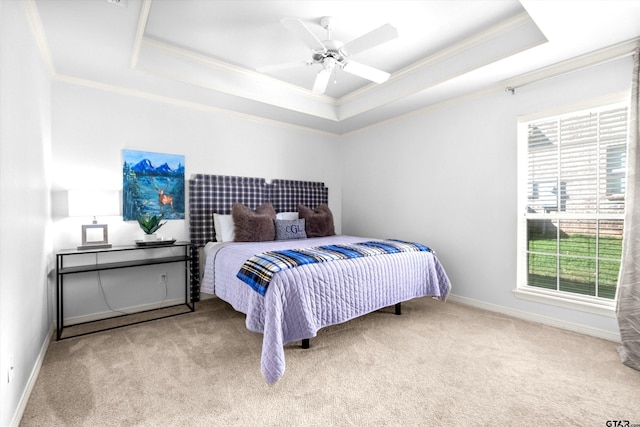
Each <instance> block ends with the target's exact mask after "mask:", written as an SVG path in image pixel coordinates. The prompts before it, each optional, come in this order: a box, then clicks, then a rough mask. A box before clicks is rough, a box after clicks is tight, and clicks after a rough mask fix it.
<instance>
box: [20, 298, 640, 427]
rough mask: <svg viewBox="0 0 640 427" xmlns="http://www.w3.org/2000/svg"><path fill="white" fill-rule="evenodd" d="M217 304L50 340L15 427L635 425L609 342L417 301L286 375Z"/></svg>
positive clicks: (290, 363) (356, 329)
mask: <svg viewBox="0 0 640 427" xmlns="http://www.w3.org/2000/svg"><path fill="white" fill-rule="evenodd" d="M261 340H262V336H261V335H260V334H256V333H252V332H249V331H248V330H246V328H245V325H244V315H242V314H240V313H237V312H235V311H234V310H233V309H232V308H230V306H229V305H227V304H226V303H224V302H223V301H220V300H218V299H211V300H207V301H205V302H201V303H198V304H197V307H196V311H195V313H189V314H185V315H181V316H176V317H172V318H168V319H162V320H157V321H153V322H149V323H144V324H140V325H135V326H130V327H125V328H121V329H116V330H112V331H107V332H100V333H97V334H92V335H86V336H82V337H77V338H70V339H67V340H63V341H59V342H55V341H54V342H52V343H51V345H50V347H49V349H48V351H47V354H46V356H45V360H44V363H43V366H42V368H41V371H40V374H39V377H38V379H37V382H36V384H35V386H34V389H33V391H32V393H31V396H30V399H29V402H28V404H27V407H26V409H25V413H24V415H23V418H22V422H21V426H25V427H27V426H39V427H41V426H282V425H286V426H414V425H415V426H443V425H447V426H463V425H464V426H469V425H472V426H478V425H480V426H485V425H486V426H488V425H492V426H495V425H498V426H525V425H526V426H574V425H575V426H606V425H622V424H607V421H610V420H611V421H612V420H626V421H628V422H629V424H630V425H632V424H639V425H640V372H638V371H635V370H633V369H631V368H629V367H626V366H625V365H623V364H622V363H620V361H619V359H618V355H617V353H616V343H613V342H609V341H606V340H602V339H597V338H593V337H589V336H584V335H581V334H577V333H573V332H568V331H564V330H560V329H556V328H552V327H549V326H545V325H540V324H536V323H531V322H527V321H523V320H519V319H514V318H510V317H507V316H503V315H500V314H496V313H492V312H487V311H483V310H480V309H476V308H472V307H468V306H464V305H460V304H455V303H451V302H447V303H442V302H438V301H435V300H432V299H429V298H421V299H416V300H413V301H409V302H406V303H403V311H402V315H401V316H396V315H394V314H393V307H389V308H386V309H382V310H379V311H377V312H374V313H371V314H369V315H366V316H363V317H360V318H357V319H354V320H352V321H349V322H347V323H344V324H341V325H336V326H332V327H328V328H325V329H323V330H321V331H320V332H319V333H318V336H317V337H316V338H314V339H312V340H311V348H309V349H307V350H303V349H301V348H300V346H299V343H292V344H288V345H287V346H286V349H285V356H286V363H287V367H286V372H285V374H284V377H283V378H282V379H280V381H278V382H277V383H276V384H274V385H272V386H269V385H267V384H266V383H265V381H264V380H263V378H262V375H261V373H260V350H261Z"/></svg>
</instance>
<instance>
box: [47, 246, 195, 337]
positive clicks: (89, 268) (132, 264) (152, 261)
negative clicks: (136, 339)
mask: <svg viewBox="0 0 640 427" xmlns="http://www.w3.org/2000/svg"><path fill="white" fill-rule="evenodd" d="M168 248H169V249H174V250H175V249H179V254H177V255H174V254H172V255H170V256H166V255H161V256H153V255H154V254H153V252H149V251H158V250H164V251H165V252H166V249H168ZM190 248H191V243H190V242H175V243H172V244H169V245H167V244H156V245H154V244H149V245H127V246H113V247H111V248H97V249H66V250H61V251H59V252H58V253H57V254H56V288H57V297H56V340H60V339H65V338H71V336H70V337H64V338H63V337H62V331H63V329H64V278H65V276H67V275H69V274H78V273H89V272H96V274H99V272H100V271H104V270H115V269H126V268H136V267H144V266H149V265H157V264H170V263H184V267H185V269H184V283H185V301H184V304H182V303H180V304H174V305H171V306H164V307H159V308H154V309H151V310H141V311H138V312H135V313H128V314H120V315H116V316H110V317H108V318H106V319H100V320H93V321H90V322H81V323H76V324H74V325H70V326H69V327H71V326H77V325H81V324H86V323H93V322H104V321H107V320H110V319H114V318H117V317H124V316H131V315H139V314H140V313H146V312H150V311H157V310H165V309H168V308H171V307H179V306H183V305H184V306H186V307H187V308H188V310H185V311H184V312H178V313H171V314H167V315H162V316H158V317H154V318H151V319H144V320H138V321H133V322H130V323H126V324H121V325H116V326H110V327H105V328H102V329H96V330H92V331H90V332H83V333H79V334H76V335H72V336H73V337H76V336H81V335H86V334H90V333H94V332H100V331H105V330H109V329H115V328H120V327H123V326H129V325H135V324H138V323H143V322H148V321H151V320H157V319H163V318H166V317H171V316H177V315H180V314H186V313H190V312H193V311H195V300H194V298H193V292H191V291H190V289H189V287H190V283H191V281H190V280H189V272H190V263H191V257H190V256H189V251H190ZM132 251H138V252H139V253H138V255H143V256H145V257H144V258H141V257H137V258H134V259H130V260H125V261H116V262H100V259H99V258H100V255H104V254H107V253H109V254H114V253H115V252H132ZM140 251H143V252H140ZM172 252H174V251H172ZM88 254H95V263H91V264H89V263H86V264H80V265H72V266H67V265H68V264H69V263H68V262H67V265H65V260H66V261H69V260H70V259H71V258H73V257H77V256H80V255H84V256H86V255H88ZM132 255H135V252H132Z"/></svg>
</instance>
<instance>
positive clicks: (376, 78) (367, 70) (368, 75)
mask: <svg viewBox="0 0 640 427" xmlns="http://www.w3.org/2000/svg"><path fill="white" fill-rule="evenodd" d="M342 69H343V70H344V71H346V72H347V73H350V74H355V75H356V76H360V77H362V78H364V79H367V80H371V81H372V82H375V83H378V84H380V83H384V82H386V81H387V80H389V76H390V74H389V73H387V72H385V71H381V70H378V69H376V68H373V67H369V66H368V65H364V64H360V63H359V62H354V61H349V62H347V63H345V64H344V65H343V67H342Z"/></svg>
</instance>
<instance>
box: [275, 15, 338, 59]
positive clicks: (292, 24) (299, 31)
mask: <svg viewBox="0 0 640 427" xmlns="http://www.w3.org/2000/svg"><path fill="white" fill-rule="evenodd" d="M280 22H281V23H282V25H284V26H285V27H287V28H288V29H289V30H290V31H291V32H293V33H294V34H296V35H297V36H298V37H300V38H301V39H302V41H303V42H304V43H305V44H306V45H307V46H309V47H310V48H311V49H312V50H313V51H322V52H326V51H327V48H326V47H325V46H324V44H322V42H321V41H320V39H318V37H316V35H315V34H313V33H312V32H311V30H310V29H309V27H307V26H306V25H304V23H303V22H302V21H301V20H299V19H298V18H283V19H282V20H281V21H280Z"/></svg>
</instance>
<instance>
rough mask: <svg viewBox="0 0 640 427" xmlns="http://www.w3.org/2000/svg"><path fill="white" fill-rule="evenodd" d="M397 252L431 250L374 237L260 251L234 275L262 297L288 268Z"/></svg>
mask: <svg viewBox="0 0 640 427" xmlns="http://www.w3.org/2000/svg"><path fill="white" fill-rule="evenodd" d="M399 252H431V249H429V248H428V247H427V246H424V245H422V244H420V243H413V242H404V241H401V240H375V241H370V242H360V243H351V244H335V245H326V246H316V247H312V248H304V249H288V250H281V251H270V252H263V253H261V254H258V255H255V256H253V257H251V258H250V259H248V260H247V261H246V262H245V263H244V265H243V266H242V268H240V271H239V272H238V274H237V277H238V279H240V280H242V281H243V282H245V283H246V284H248V285H249V286H251V288H253V290H255V291H256V292H258V293H259V294H260V295H263V296H264V294H265V293H266V292H267V288H268V287H269V283H271V279H272V278H273V275H274V274H276V273H277V272H278V271H281V270H285V269H287V268H294V267H298V266H301V265H306V264H315V263H319V262H327V261H337V260H342V259H351V258H360V257H368V256H376V255H384V254H394V253H399Z"/></svg>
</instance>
